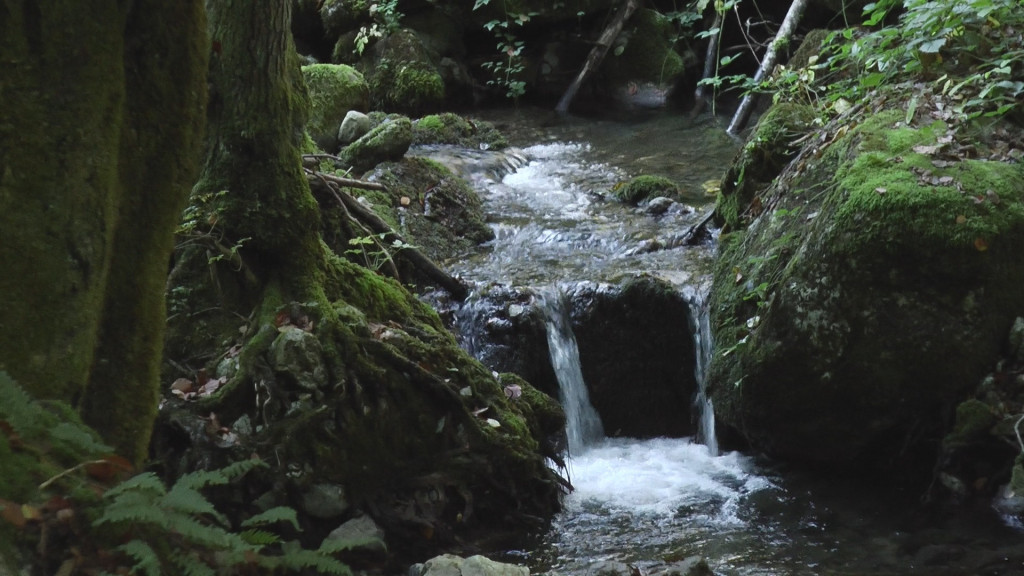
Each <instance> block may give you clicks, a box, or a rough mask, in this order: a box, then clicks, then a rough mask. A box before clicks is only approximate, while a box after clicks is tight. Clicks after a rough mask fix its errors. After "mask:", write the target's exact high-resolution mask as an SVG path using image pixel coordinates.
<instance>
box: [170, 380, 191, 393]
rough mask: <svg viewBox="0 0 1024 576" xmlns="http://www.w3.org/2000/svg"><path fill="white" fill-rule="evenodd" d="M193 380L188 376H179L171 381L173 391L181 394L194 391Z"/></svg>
mask: <svg viewBox="0 0 1024 576" xmlns="http://www.w3.org/2000/svg"><path fill="white" fill-rule="evenodd" d="M192 385H193V384H192V381H191V380H189V379H188V378H178V379H177V380H175V381H174V382H171V392H180V393H181V394H179V395H180V396H184V395H185V394H186V393H188V392H191V391H192Z"/></svg>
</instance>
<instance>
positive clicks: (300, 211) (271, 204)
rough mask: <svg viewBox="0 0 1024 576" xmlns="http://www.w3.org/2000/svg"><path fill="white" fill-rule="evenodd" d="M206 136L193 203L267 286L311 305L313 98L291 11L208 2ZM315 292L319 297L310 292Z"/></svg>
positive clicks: (316, 261) (246, 0)
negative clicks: (306, 157) (305, 156)
mask: <svg viewBox="0 0 1024 576" xmlns="http://www.w3.org/2000/svg"><path fill="white" fill-rule="evenodd" d="M208 4H209V25H210V37H211V40H212V42H213V55H212V57H211V60H210V84H211V86H210V88H211V93H210V106H209V124H208V126H209V128H208V135H207V140H206V147H205V164H204V166H203V173H202V177H201V179H200V181H199V183H198V184H196V186H195V189H194V192H193V194H194V195H195V196H198V197H202V196H204V195H216V194H217V193H218V192H220V191H223V190H226V191H227V192H228V193H227V194H223V195H220V196H217V197H216V199H215V201H213V202H209V203H207V204H206V205H207V206H208V209H209V213H208V219H209V218H212V219H214V220H215V221H216V222H217V223H218V224H217V226H218V227H220V229H221V230H222V231H223V232H224V234H225V239H224V240H222V243H225V244H226V245H228V246H231V245H232V244H234V245H239V244H240V245H241V247H242V248H241V250H240V252H241V253H242V254H243V255H244V259H245V260H246V261H247V262H248V263H249V264H251V265H252V266H253V267H254V268H255V270H256V273H257V275H258V276H259V278H260V279H261V280H262V281H264V282H274V281H278V280H280V281H283V283H284V284H285V285H287V286H289V288H290V289H289V291H290V292H292V293H293V294H292V296H294V297H296V298H305V297H307V296H309V294H303V292H306V291H307V290H308V289H310V288H312V287H310V286H308V285H307V284H308V278H309V276H310V274H311V273H312V272H313V271H314V270H316V269H317V268H319V267H320V262H321V261H322V258H323V252H322V249H321V246H320V241H319V228H318V224H319V219H320V214H319V209H318V207H317V204H316V200H314V199H313V196H312V194H311V193H310V191H309V185H308V184H307V182H306V177H305V174H304V173H303V171H302V161H301V154H300V149H299V147H300V144H301V142H302V136H303V130H304V129H305V124H306V119H307V117H308V114H309V112H308V111H309V102H308V100H309V97H308V95H307V93H306V87H305V82H304V81H303V79H302V72H301V68H300V67H299V62H298V55H297V54H296V52H295V48H294V46H293V45H292V36H291V32H290V28H289V27H290V23H291V9H292V3H291V2H288V1H283V0H218V1H217V2H209V3H208ZM313 289H314V290H315V288H313Z"/></svg>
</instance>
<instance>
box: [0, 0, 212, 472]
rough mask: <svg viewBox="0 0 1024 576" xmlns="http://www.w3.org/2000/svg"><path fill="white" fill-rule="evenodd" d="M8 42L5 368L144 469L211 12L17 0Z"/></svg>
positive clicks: (2, 81) (1, 147)
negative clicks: (70, 407) (167, 283)
mask: <svg viewBox="0 0 1024 576" xmlns="http://www.w3.org/2000/svg"><path fill="white" fill-rule="evenodd" d="M172 30H173V34H172V33H171V32H165V31H172ZM0 38H2V40H0V108H2V109H3V111H4V114H3V117H2V120H0V231H2V232H0V235H2V236H0V269H2V270H3V271H4V272H3V273H2V274H0V294H3V295H4V298H5V306H4V307H3V311H2V312H0V369H2V370H5V371H7V372H9V373H10V374H11V375H12V376H13V377H14V378H15V379H16V380H17V381H18V382H19V383H20V384H21V385H22V386H23V387H24V388H26V389H27V390H28V391H29V392H30V393H32V394H33V395H35V396H36V397H39V398H54V399H60V400H64V401H68V402H71V403H73V404H78V405H79V407H80V409H81V411H82V415H83V418H84V419H85V420H86V421H87V422H88V423H90V424H92V425H94V426H96V427H97V428H99V429H100V431H101V433H103V434H104V436H105V438H106V440H107V441H108V442H109V443H111V444H113V445H114V446H115V447H116V448H117V449H118V450H119V452H121V453H122V454H123V455H125V456H127V457H129V458H130V459H133V460H136V461H138V460H140V459H141V458H142V457H143V456H144V455H145V449H146V445H147V442H148V437H149V430H150V428H151V426H152V422H153V418H154V417H155V411H156V396H157V390H158V382H157V378H156V374H157V371H158V369H159V365H160V350H161V341H162V337H163V321H162V320H163V297H162V292H163V283H164V279H165V277H166V263H167V259H168V257H169V254H170V250H171V242H172V238H173V230H174V226H175V224H176V221H177V218H178V217H179V215H180V210H181V208H182V206H183V203H184V200H185V198H186V197H187V192H188V187H187V185H188V183H189V182H190V181H191V180H192V178H194V176H195V168H196V163H195V146H196V143H197V139H198V138H199V134H200V131H201V126H202V122H203V118H204V116H203V107H204V104H205V99H206V98H205V78H204V72H205V69H206V54H207V50H206V48H205V33H204V25H203V8H202V4H201V3H200V2H199V1H198V0H187V1H181V2H174V3H170V4H166V5H165V3H161V2H155V1H147V0H139V1H135V2H115V1H103V2H89V3H80V2H76V1H73V0H45V1H36V0H25V1H21V2H17V1H10V2H5V3H3V4H2V5H0Z"/></svg>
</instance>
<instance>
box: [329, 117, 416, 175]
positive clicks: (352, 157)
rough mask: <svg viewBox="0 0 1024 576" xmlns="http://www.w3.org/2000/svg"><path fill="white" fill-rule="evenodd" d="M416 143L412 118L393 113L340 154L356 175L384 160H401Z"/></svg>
mask: <svg viewBox="0 0 1024 576" xmlns="http://www.w3.org/2000/svg"><path fill="white" fill-rule="evenodd" d="M411 145H412V121H411V120H409V119H408V118H407V117H405V116H392V117H389V118H388V119H387V120H386V121H384V122H381V123H380V124H378V125H377V126H375V127H373V128H372V129H371V130H370V131H369V132H367V133H366V134H363V135H362V136H361V137H360V138H359V139H358V140H356V141H355V142H353V143H351V144H349V145H348V146H345V148H343V149H342V150H341V152H339V153H338V157H339V158H340V159H341V161H342V163H343V164H345V165H346V166H349V167H350V168H351V169H352V172H353V173H354V174H362V173H363V172H366V171H367V170H369V169H371V168H373V167H374V166H376V165H377V164H380V163H381V162H388V161H394V160H399V159H401V158H402V157H403V156H405V153H406V152H407V151H408V150H409V146H411Z"/></svg>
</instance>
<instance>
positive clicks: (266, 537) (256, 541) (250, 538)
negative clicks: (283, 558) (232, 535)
mask: <svg viewBox="0 0 1024 576" xmlns="http://www.w3.org/2000/svg"><path fill="white" fill-rule="evenodd" d="M238 535H239V536H240V537H241V538H242V540H245V541H246V542H248V543H249V544H252V545H253V546H259V547H260V548H263V547H265V546H270V545H271V544H277V543H278V542H280V541H281V538H280V537H279V536H278V535H277V534H274V533H273V532H267V531H266V530H257V529H255V528H251V529H249V530H244V531H242V532H240V533H239V534H238Z"/></svg>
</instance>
